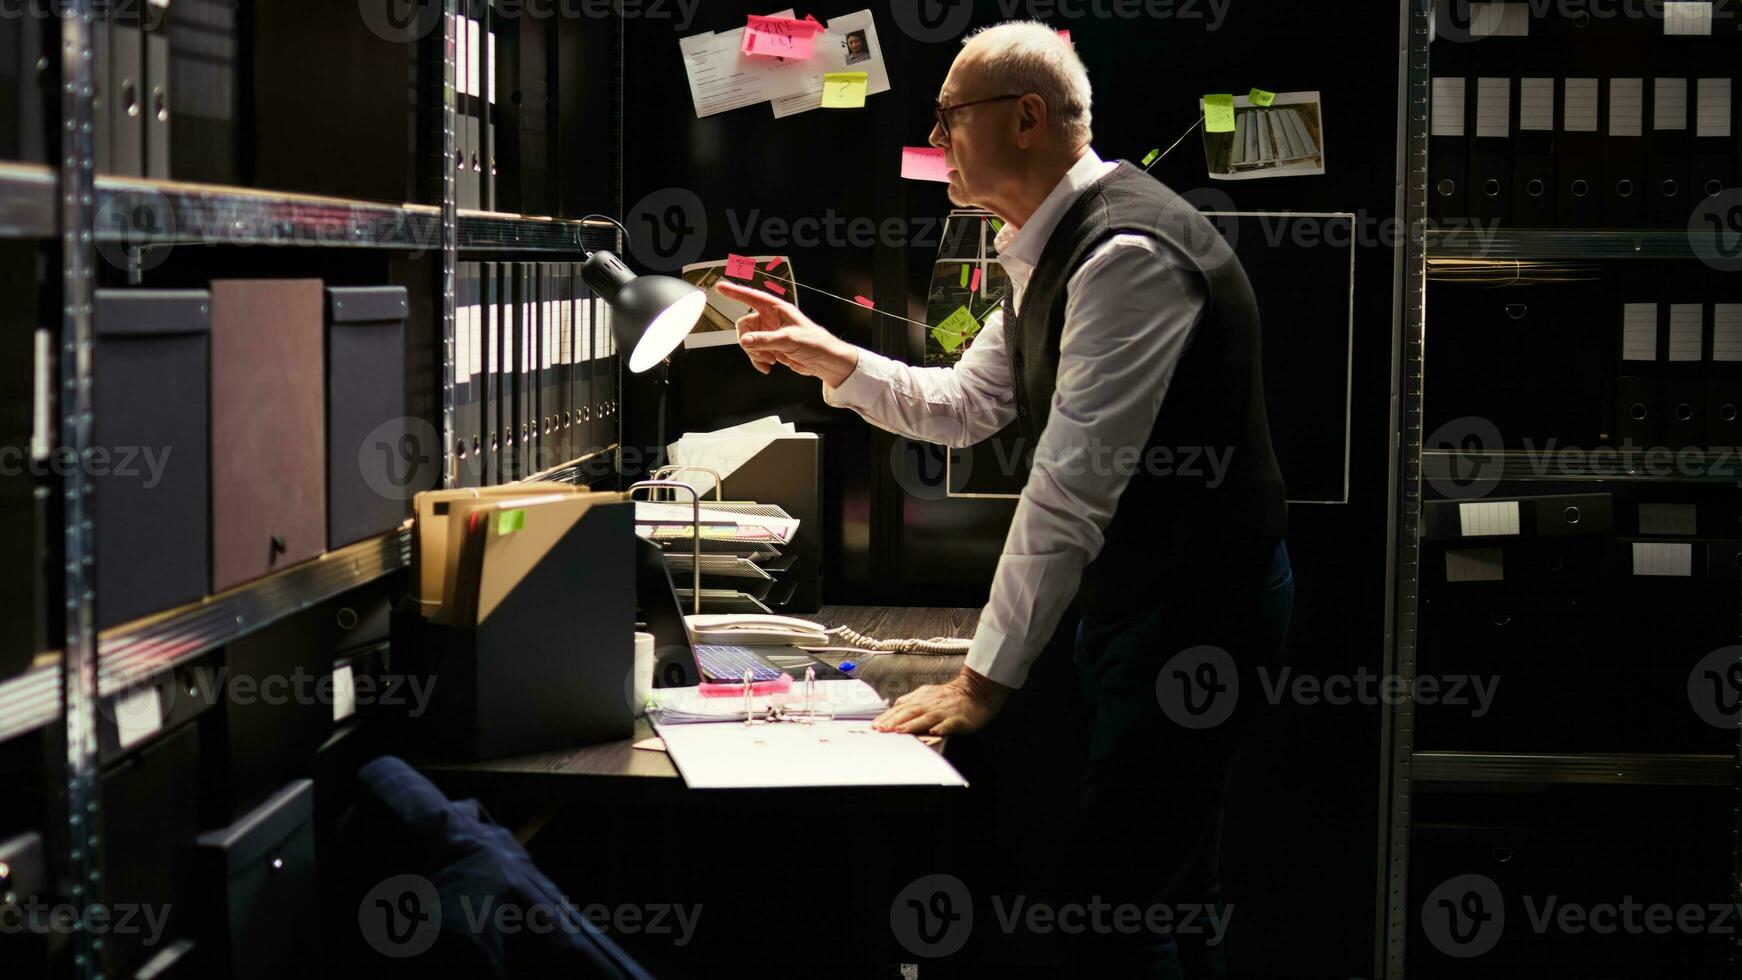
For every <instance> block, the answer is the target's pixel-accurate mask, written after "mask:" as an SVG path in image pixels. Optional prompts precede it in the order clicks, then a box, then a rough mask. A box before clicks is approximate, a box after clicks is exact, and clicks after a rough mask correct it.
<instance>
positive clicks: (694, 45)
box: [678, 9, 815, 118]
mask: <svg viewBox="0 0 1742 980" xmlns="http://www.w3.org/2000/svg"><path fill="white" fill-rule="evenodd" d="M768 16H771V17H791V16H793V11H792V10H791V9H787V10H782V11H778V12H776V13H773V14H770V15H768ZM743 43H744V28H742V27H740V28H738V29H737V30H735V31H722V32H720V33H718V34H693V35H691V36H689V37H686V38H681V39H679V40H678V50H679V51H680V52H681V53H682V55H683V62H684V73H685V74H686V75H687V76H688V77H689V83H690V99H691V100H692V101H693V102H694V103H695V107H696V117H697V118H706V117H708V116H712V115H717V114H719V113H722V112H729V111H731V110H733V109H742V108H744V107H745V106H751V105H755V104H757V103H758V102H767V101H768V100H769V99H772V98H779V97H783V96H786V95H790V94H792V93H793V92H796V91H799V90H800V89H802V88H803V87H804V86H805V85H806V84H807V83H808V80H809V78H810V74H811V69H810V68H809V67H808V65H807V63H805V62H798V61H780V60H778V59H773V58H751V57H748V56H746V55H745V54H744V53H743V51H742V50H740V49H741V48H742V47H743ZM812 60H815V59H814V57H813V59H812Z"/></svg>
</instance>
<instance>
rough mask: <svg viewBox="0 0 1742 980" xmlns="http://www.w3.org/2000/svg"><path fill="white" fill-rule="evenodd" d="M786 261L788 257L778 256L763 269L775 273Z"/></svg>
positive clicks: (770, 260)
mask: <svg viewBox="0 0 1742 980" xmlns="http://www.w3.org/2000/svg"><path fill="white" fill-rule="evenodd" d="M785 261H786V256H784V255H776V256H775V257H774V258H772V259H769V260H768V264H767V265H766V266H764V267H763V268H765V269H767V270H768V271H769V272H773V271H774V270H776V269H778V268H780V266H781V264H782V263H784V262H785Z"/></svg>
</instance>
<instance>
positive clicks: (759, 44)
mask: <svg viewBox="0 0 1742 980" xmlns="http://www.w3.org/2000/svg"><path fill="white" fill-rule="evenodd" d="M820 30H822V26H821V25H819V24H818V23H817V22H816V21H814V20H794V19H792V18H791V17H757V16H755V15H751V17H750V20H749V23H748V24H746V25H745V28H744V46H743V49H742V50H743V52H744V53H745V54H747V55H754V56H757V57H764V58H790V59H793V60H795V61H808V60H810V56H811V54H812V53H813V52H814V50H815V48H816V39H817V33H818V32H819V31H820Z"/></svg>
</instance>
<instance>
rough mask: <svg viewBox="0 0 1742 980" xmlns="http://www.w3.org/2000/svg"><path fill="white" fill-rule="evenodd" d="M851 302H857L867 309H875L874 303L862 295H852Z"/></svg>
mask: <svg viewBox="0 0 1742 980" xmlns="http://www.w3.org/2000/svg"><path fill="white" fill-rule="evenodd" d="M853 302H855V303H858V304H859V305H860V306H863V307H864V308H866V309H867V310H875V309H876V308H877V304H876V303H873V302H871V301H870V300H868V299H866V298H865V297H863V296H855V297H853Z"/></svg>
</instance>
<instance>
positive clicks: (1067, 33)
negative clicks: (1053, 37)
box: [1059, 31, 1071, 43]
mask: <svg viewBox="0 0 1742 980" xmlns="http://www.w3.org/2000/svg"><path fill="white" fill-rule="evenodd" d="M1059 37H1062V38H1064V39H1065V41H1066V42H1067V43H1068V42H1069V41H1070V39H1071V32H1070V31H1059Z"/></svg>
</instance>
